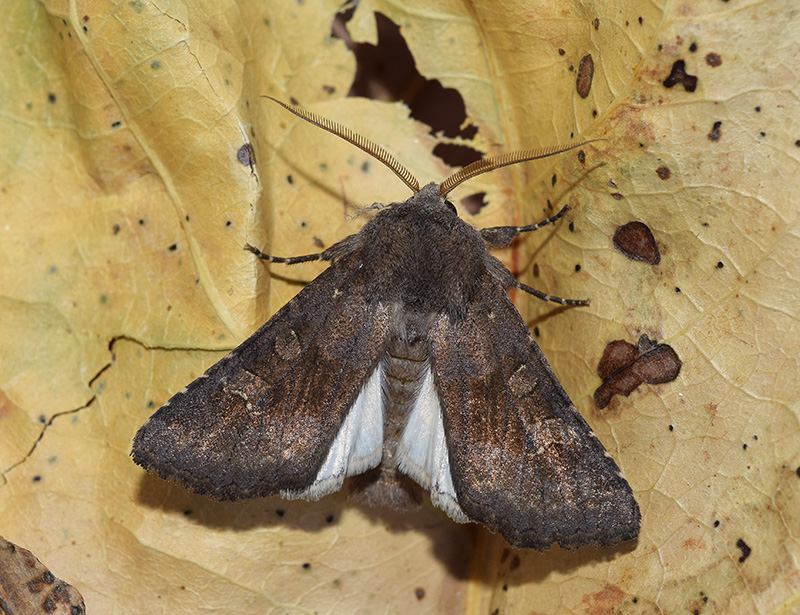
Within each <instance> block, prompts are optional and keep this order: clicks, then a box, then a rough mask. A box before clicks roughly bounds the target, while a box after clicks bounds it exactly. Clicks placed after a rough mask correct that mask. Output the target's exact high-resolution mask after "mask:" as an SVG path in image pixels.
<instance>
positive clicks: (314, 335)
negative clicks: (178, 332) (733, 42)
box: [133, 103, 640, 549]
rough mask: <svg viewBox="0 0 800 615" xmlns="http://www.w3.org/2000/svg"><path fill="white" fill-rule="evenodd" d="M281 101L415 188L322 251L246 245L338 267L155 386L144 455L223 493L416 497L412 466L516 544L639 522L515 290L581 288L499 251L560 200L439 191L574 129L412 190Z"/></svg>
mask: <svg viewBox="0 0 800 615" xmlns="http://www.w3.org/2000/svg"><path fill="white" fill-rule="evenodd" d="M280 104H283V103H280ZM284 106H285V107H286V108H287V109H289V110H290V111H292V112H293V113H295V114H297V115H299V116H300V117H303V118H304V119H308V120H310V121H312V122H314V123H316V124H317V125H320V126H322V127H323V128H325V129H326V130H329V131H331V132H333V133H335V134H337V135H339V136H343V137H345V138H348V140H350V141H351V142H353V143H355V144H356V145H357V146H358V147H361V148H362V149H364V150H365V151H367V152H369V153H371V154H373V155H375V156H376V157H377V158H378V159H379V160H380V161H381V162H384V163H385V164H387V165H389V166H390V167H391V168H392V170H394V171H395V173H397V174H398V176H400V177H401V179H403V181H405V182H406V184H407V185H409V187H411V188H412V190H414V195H413V196H412V197H411V198H409V199H408V200H407V201H404V202H399V203H392V204H391V205H389V206H388V207H387V208H385V209H383V210H381V211H380V212H379V213H378V214H377V215H376V216H375V217H374V218H373V219H372V220H371V221H369V222H368V223H367V224H365V225H364V227H363V228H362V230H361V231H360V232H359V233H358V234H356V235H351V236H350V237H347V238H346V239H344V240H342V241H340V242H339V243H336V244H335V245H333V246H331V247H330V248H328V249H327V250H325V251H324V252H322V253H321V254H317V255H309V256H304V257H294V258H278V257H271V256H267V255H265V254H263V253H261V252H260V251H259V250H257V249H255V248H252V247H250V246H248V248H249V249H251V251H253V252H254V253H255V254H257V255H258V256H260V257H262V258H264V259H265V260H268V261H272V262H285V263H289V264H291V263H295V262H303V261H308V260H315V259H322V260H326V261H328V262H329V263H330V266H329V267H328V269H327V270H326V271H325V272H324V273H322V274H321V275H320V276H318V277H317V278H316V279H314V280H313V281H312V282H311V283H310V284H308V286H306V287H305V288H304V289H303V290H302V291H301V292H300V293H299V294H298V295H297V296H296V297H295V298H294V299H292V300H291V301H290V302H289V303H288V304H286V306H284V307H283V308H282V309H281V310H280V311H279V312H278V313H277V314H275V315H274V316H273V317H272V318H271V319H270V320H269V321H268V322H267V323H266V324H264V325H263V326H262V327H261V328H260V329H259V330H258V331H256V332H255V333H254V334H253V335H252V336H251V337H250V338H249V339H248V340H247V341H245V342H244V343H243V344H242V345H241V346H239V347H238V348H236V349H235V350H234V351H233V352H231V353H230V354H229V355H228V356H226V357H225V358H223V359H222V360H221V361H220V362H219V363H217V364H216V365H214V366H213V367H211V368H210V369H209V370H208V371H207V372H206V373H205V374H203V375H202V376H201V377H200V378H198V379H197V380H195V381H194V382H192V383H191V384H189V385H188V386H187V387H186V388H185V389H184V390H183V391H181V392H179V393H177V394H176V395H175V396H173V397H172V398H171V399H170V400H169V401H168V402H167V403H166V404H164V406H163V407H161V408H160V409H159V410H158V411H157V412H156V413H155V414H154V415H153V416H152V417H151V418H150V419H149V420H148V421H147V422H146V423H145V424H144V425H143V426H142V428H141V429H140V430H139V432H138V433H137V434H136V438H135V440H134V444H133V458H134V461H136V463H138V464H140V465H141V466H143V467H144V468H145V469H147V470H148V471H150V472H155V473H157V474H159V475H160V476H162V477H164V478H167V479H171V480H174V481H176V482H177V483H179V484H181V485H183V486H184V487H186V488H187V489H189V490H191V491H193V492H196V493H201V494H205V495H209V496H211V497H215V498H220V499H230V500H236V499H241V498H251V497H259V496H268V495H281V496H283V497H287V498H305V499H317V498H320V497H322V496H324V495H326V494H328V493H331V492H333V491H336V490H338V489H339V488H341V486H342V484H343V481H344V480H345V478H347V477H350V476H355V475H359V474H361V475H362V476H361V477H360V478H359V479H358V480H357V481H356V482H354V483H353V490H354V492H355V495H358V496H361V497H362V499H365V500H366V501H368V502H371V503H376V502H378V503H386V502H388V503H390V504H391V505H394V506H413V505H414V504H416V503H418V502H419V493H418V487H415V486H414V484H413V483H412V481H410V480H409V478H410V479H413V481H415V482H416V483H417V484H418V485H420V486H421V487H422V488H424V489H425V490H427V491H428V493H429V494H430V498H431V501H432V502H433V504H435V505H436V506H438V507H439V508H442V509H443V510H444V511H445V512H446V513H447V514H448V515H449V516H450V517H451V518H453V519H454V520H456V521H458V522H467V521H472V522H477V523H481V524H483V525H485V526H486V527H487V528H489V529H490V530H492V531H494V532H499V533H500V534H502V536H503V537H504V538H505V539H506V540H507V541H508V542H509V543H510V544H511V545H514V546H517V547H529V548H535V549H545V548H548V547H550V546H551V545H552V544H554V543H558V544H560V545H561V546H562V547H565V548H576V547H579V546H582V545H589V544H591V545H612V544H616V543H618V542H621V541H625V540H631V539H633V538H635V537H636V536H637V535H638V532H639V522H640V513H639V507H638V505H637V504H636V501H635V499H634V497H633V493H632V491H631V488H630V486H629V485H628V483H627V482H626V481H625V479H624V478H623V477H622V476H621V474H620V471H619V468H618V467H617V465H616V463H615V462H614V460H613V459H612V458H611V457H610V455H609V454H608V453H607V452H606V450H605V448H603V445H602V444H601V443H600V441H599V440H598V439H597V438H596V437H595V435H594V434H593V433H592V431H591V429H590V428H589V426H588V425H587V424H586V422H585V421H584V419H583V418H582V417H581V415H580V414H579V413H578V412H577V410H576V409H575V406H574V405H573V404H572V402H571V401H570V400H569V398H568V397H567V395H566V393H565V392H564V390H563V388H562V387H561V385H560V384H559V382H558V380H557V378H556V377H555V375H554V374H553V371H552V369H551V368H550V366H549V364H548V363H547V360H546V359H545V357H544V355H543V354H542V352H541V350H540V349H539V347H538V346H537V344H536V342H535V341H534V339H533V336H532V335H531V334H530V331H529V330H528V328H527V326H526V325H525V322H524V321H523V320H522V317H521V316H520V315H519V313H518V312H517V310H516V309H515V308H514V305H513V304H512V303H511V301H510V299H509V298H508V295H507V294H506V290H505V289H506V288H507V287H510V286H513V287H516V288H521V289H522V290H526V291H529V292H532V293H534V294H537V296H540V297H542V298H546V299H550V300H553V301H558V302H561V303H577V304H585V303H586V302H581V301H572V302H570V301H567V300H560V299H558V298H554V297H549V296H547V295H544V294H543V293H540V292H538V291H534V290H533V289H530V288H529V287H526V286H524V285H522V284H520V283H519V282H517V280H516V279H515V278H514V277H513V275H512V274H511V273H510V272H509V271H508V270H507V269H506V268H505V267H504V266H503V264H502V263H501V262H500V261H499V260H497V259H496V258H495V257H493V256H491V254H490V253H489V248H490V247H497V246H501V245H505V244H507V243H509V242H510V241H511V240H512V239H513V238H514V237H516V236H517V235H519V234H520V233H522V232H527V231H531V230H535V229H536V228H539V226H541V225H542V224H546V223H549V222H553V221H554V220H555V219H557V218H558V217H559V216H554V217H553V218H551V219H549V220H547V221H545V222H544V223H542V224H539V225H532V226H529V227H499V228H493V229H484V230H483V231H478V230H476V229H474V228H473V227H471V226H470V225H469V224H467V223H465V222H464V221H463V220H461V219H460V218H459V217H458V215H457V213H456V210H455V208H454V207H453V205H452V204H450V203H449V202H448V201H447V199H446V193H447V191H449V190H450V189H452V188H453V187H454V186H455V185H457V184H458V183H460V182H461V181H463V180H464V179H466V178H469V177H472V176H474V175H476V174H477V173H481V172H485V171H487V170H491V169H492V168H496V167H497V166H502V165H503V164H510V163H513V162H521V161H523V160H528V159H533V158H535V157H543V156H545V155H551V154H552V153H554V152H555V153H557V152H559V151H566V150H567V149H571V147H566V148H556V149H551V150H544V151H538V152H522V153H520V154H514V155H511V157H510V158H509V157H502V158H497V159H488V161H480V164H478V165H477V166H476V165H470V167H466V168H465V169H463V170H462V171H460V172H459V173H457V174H456V175H454V176H453V177H451V178H449V179H448V180H446V181H445V182H444V183H443V184H441V185H440V186H439V185H436V184H428V185H427V186H424V187H422V188H419V185H418V183H417V181H416V179H414V178H413V176H411V174H410V173H409V172H408V171H407V170H405V169H404V168H403V167H401V166H400V165H399V164H398V163H397V162H396V161H394V159H392V158H391V156H389V155H388V154H387V153H386V152H385V151H383V150H382V149H380V148H378V147H377V146H375V145H374V144H372V143H370V142H369V141H367V140H366V139H363V138H361V137H357V136H356V137H357V138H356V137H353V133H350V132H349V131H347V130H346V129H344V128H342V127H341V126H338V125H336V124H333V123H331V122H328V121H327V120H325V119H324V118H319V117H318V116H315V115H313V114H310V113H309V112H306V111H303V110H302V109H299V108H296V107H292V106H290V105H285V104H284ZM572 147H577V146H572ZM509 160H511V162H509ZM562 213H563V212H562ZM559 215H560V214H559Z"/></svg>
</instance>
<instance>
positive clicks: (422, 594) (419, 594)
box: [414, 587, 425, 600]
mask: <svg viewBox="0 0 800 615" xmlns="http://www.w3.org/2000/svg"><path fill="white" fill-rule="evenodd" d="M414 595H415V596H416V597H417V600H422V599H423V598H424V597H425V590H424V589H422V588H421V587H418V588H417V589H415V590H414Z"/></svg>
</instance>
